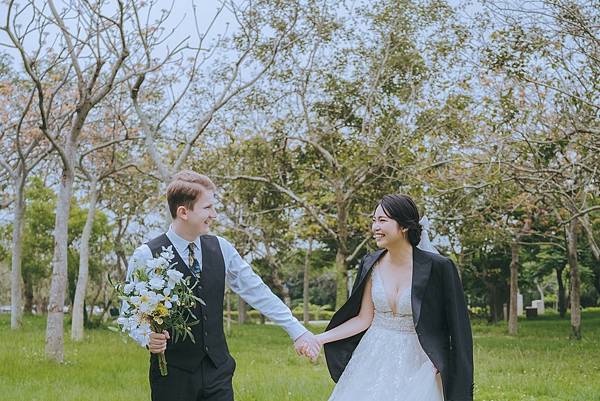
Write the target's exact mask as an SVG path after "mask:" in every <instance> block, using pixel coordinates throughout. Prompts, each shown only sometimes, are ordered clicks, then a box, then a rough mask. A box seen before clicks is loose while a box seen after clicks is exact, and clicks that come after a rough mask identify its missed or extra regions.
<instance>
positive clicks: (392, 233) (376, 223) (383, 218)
mask: <svg viewBox="0 0 600 401" xmlns="http://www.w3.org/2000/svg"><path fill="white" fill-rule="evenodd" d="M371 231H373V238H375V242H377V246H378V247H380V248H389V247H390V246H393V245H394V244H399V243H401V242H402V241H406V240H405V239H404V233H403V229H402V227H400V225H399V224H398V222H397V221H396V220H394V219H392V218H391V217H389V216H388V215H387V214H385V212H384V210H383V208H382V207H381V205H379V206H377V209H375V213H374V214H373V224H372V225H371Z"/></svg>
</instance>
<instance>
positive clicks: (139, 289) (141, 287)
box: [135, 281, 147, 294]
mask: <svg viewBox="0 0 600 401" xmlns="http://www.w3.org/2000/svg"><path fill="white" fill-rule="evenodd" d="M146 284H147V283H146V282H145V281H138V282H137V283H135V292H136V293H138V294H141V293H142V291H144V290H145V289H146Z"/></svg>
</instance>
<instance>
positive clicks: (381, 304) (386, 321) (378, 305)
mask: <svg viewBox="0 0 600 401" xmlns="http://www.w3.org/2000/svg"><path fill="white" fill-rule="evenodd" d="M371 297H372V299H373V304H374V305H375V316H374V318H373V326H380V327H386V328H389V329H395V330H400V331H405V332H411V333H414V332H415V327H414V323H413V318H412V304H411V288H410V287H408V288H407V289H405V290H404V291H402V293H401V294H400V295H399V296H398V297H397V299H396V300H395V302H396V305H395V309H396V313H394V312H393V310H392V308H391V306H390V303H389V301H388V298H387V295H386V293H385V288H384V286H383V279H382V278H381V275H380V274H379V269H377V268H374V269H373V274H372V285H371Z"/></svg>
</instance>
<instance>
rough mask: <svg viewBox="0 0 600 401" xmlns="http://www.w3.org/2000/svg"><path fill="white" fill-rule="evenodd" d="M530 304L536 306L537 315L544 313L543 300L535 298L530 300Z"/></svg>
mask: <svg viewBox="0 0 600 401" xmlns="http://www.w3.org/2000/svg"><path fill="white" fill-rule="evenodd" d="M531 306H533V307H534V308H537V311H538V315H543V314H544V312H545V309H544V301H542V300H541V299H536V300H535V301H531Z"/></svg>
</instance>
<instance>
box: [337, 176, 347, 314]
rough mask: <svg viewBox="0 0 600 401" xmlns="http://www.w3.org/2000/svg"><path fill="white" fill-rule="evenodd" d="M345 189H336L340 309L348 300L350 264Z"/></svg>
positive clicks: (338, 302)
mask: <svg viewBox="0 0 600 401" xmlns="http://www.w3.org/2000/svg"><path fill="white" fill-rule="evenodd" d="M344 192H345V191H342V189H341V186H340V188H339V189H336V205H337V235H338V241H337V244H336V245H337V252H336V254H335V282H336V293H335V308H336V309H339V308H341V307H342V305H343V304H344V303H346V300H348V266H347V262H346V257H347V256H348V252H347V250H346V249H347V248H346V245H347V242H346V241H347V239H348V226H347V222H348V212H347V210H346V203H345V202H344V200H343V199H344V196H345V194H344Z"/></svg>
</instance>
